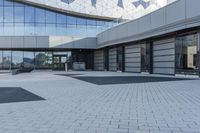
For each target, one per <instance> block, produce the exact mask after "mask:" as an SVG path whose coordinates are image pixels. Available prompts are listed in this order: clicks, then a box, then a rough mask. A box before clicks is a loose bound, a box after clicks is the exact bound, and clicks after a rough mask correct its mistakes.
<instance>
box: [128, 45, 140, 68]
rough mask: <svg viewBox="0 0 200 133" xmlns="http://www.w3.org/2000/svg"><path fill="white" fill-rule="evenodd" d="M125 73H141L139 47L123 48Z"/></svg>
mask: <svg viewBox="0 0 200 133" xmlns="http://www.w3.org/2000/svg"><path fill="white" fill-rule="evenodd" d="M125 71H126V72H141V48H140V45H132V46H126V47H125Z"/></svg>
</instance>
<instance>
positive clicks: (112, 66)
mask: <svg viewBox="0 0 200 133" xmlns="http://www.w3.org/2000/svg"><path fill="white" fill-rule="evenodd" d="M109 71H117V49H116V48H112V49H109Z"/></svg>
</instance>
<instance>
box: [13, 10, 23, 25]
mask: <svg viewBox="0 0 200 133" xmlns="http://www.w3.org/2000/svg"><path fill="white" fill-rule="evenodd" d="M14 14H15V17H14V18H15V22H24V7H15V11H14Z"/></svg>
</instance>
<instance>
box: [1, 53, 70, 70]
mask: <svg viewBox="0 0 200 133" xmlns="http://www.w3.org/2000/svg"><path fill="white" fill-rule="evenodd" d="M60 53H62V54H64V56H63V55H62V56H61V58H60V64H65V63H66V62H69V63H70V62H71V52H70V51H67V52H51V51H9V50H0V70H10V69H19V68H21V67H23V68H29V69H53V56H54V55H58V56H60Z"/></svg>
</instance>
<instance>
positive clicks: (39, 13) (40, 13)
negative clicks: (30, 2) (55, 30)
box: [36, 8, 45, 23]
mask: <svg viewBox="0 0 200 133" xmlns="http://www.w3.org/2000/svg"><path fill="white" fill-rule="evenodd" d="M36 22H38V23H45V10H43V9H38V8H36Z"/></svg>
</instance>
